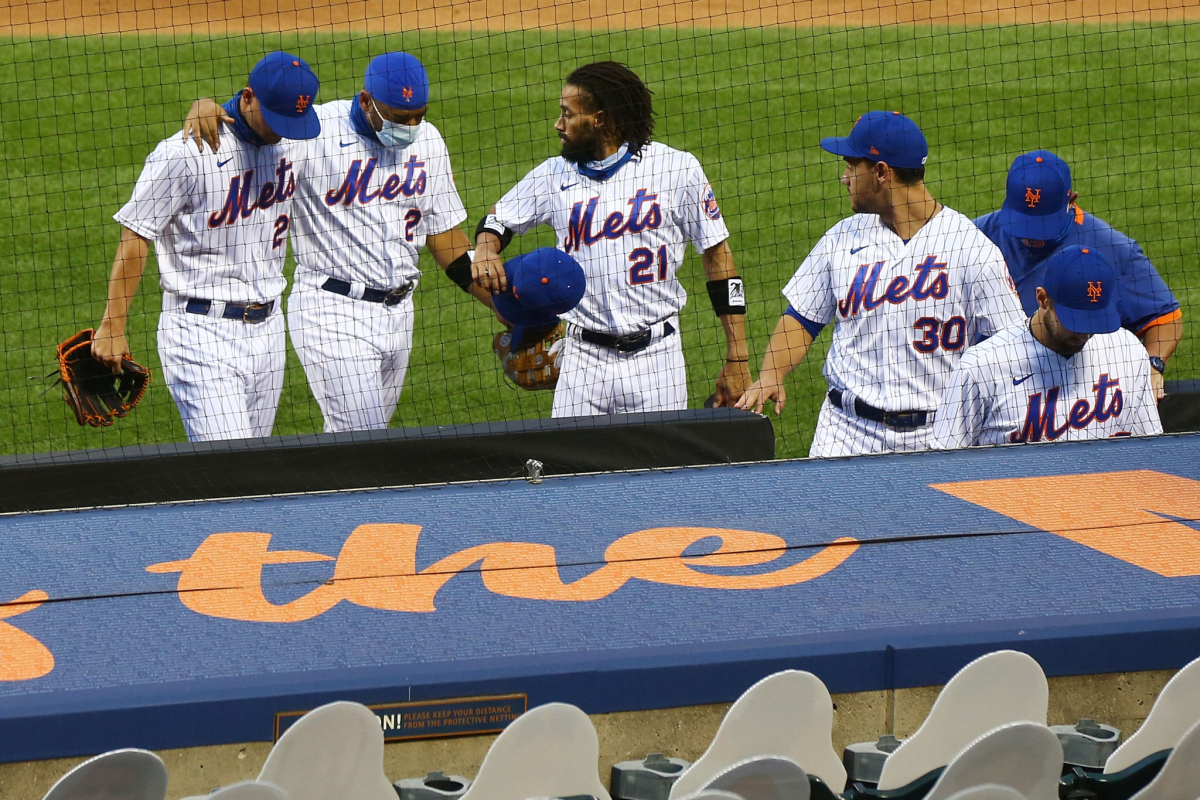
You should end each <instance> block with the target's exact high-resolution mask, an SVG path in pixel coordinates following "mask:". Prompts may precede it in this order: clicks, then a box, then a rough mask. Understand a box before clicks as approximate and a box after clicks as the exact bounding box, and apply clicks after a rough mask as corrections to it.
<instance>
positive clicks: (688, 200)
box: [675, 157, 729, 253]
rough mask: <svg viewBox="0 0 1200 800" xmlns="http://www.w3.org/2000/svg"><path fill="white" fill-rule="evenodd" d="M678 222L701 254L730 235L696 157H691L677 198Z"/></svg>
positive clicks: (676, 214) (676, 220)
mask: <svg viewBox="0 0 1200 800" xmlns="http://www.w3.org/2000/svg"><path fill="white" fill-rule="evenodd" d="M675 224H677V225H678V226H679V228H680V230H682V231H683V235H684V236H685V237H686V238H687V239H688V241H690V242H691V243H692V245H693V246H694V247H695V248H696V249H697V250H698V251H700V252H701V253H703V252H704V251H705V250H707V249H708V248H710V247H712V246H714V245H718V244H720V243H721V242H723V241H725V240H726V239H728V238H729V228H727V227H726V226H725V218H724V217H722V216H721V207H720V206H719V205H717V196H716V194H714V193H713V188H712V186H711V185H710V184H709V182H708V178H707V177H706V176H705V175H704V168H703V167H701V166H700V162H699V161H697V160H696V159H695V158H694V157H689V160H688V163H687V166H686V168H685V170H684V174H683V184H682V186H681V187H680V189H679V191H678V193H677V196H676V199H675Z"/></svg>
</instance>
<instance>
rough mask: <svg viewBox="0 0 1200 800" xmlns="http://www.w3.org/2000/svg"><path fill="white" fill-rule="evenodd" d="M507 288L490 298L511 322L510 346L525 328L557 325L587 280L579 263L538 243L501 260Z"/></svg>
mask: <svg viewBox="0 0 1200 800" xmlns="http://www.w3.org/2000/svg"><path fill="white" fill-rule="evenodd" d="M504 273H505V274H506V275H507V276H508V287H509V288H508V291H507V292H504V293H502V294H498V295H496V296H494V297H493V298H492V300H493V302H494V303H495V304H496V310H497V311H499V312H500V316H502V317H504V318H505V319H506V320H508V321H509V322H511V323H512V324H513V331H512V340H513V343H514V344H513V348H514V349H516V348H517V347H520V346H521V340H522V339H523V338H524V336H525V331H526V330H529V329H536V328H549V327H552V326H554V325H557V324H558V322H559V319H558V315H559V314H565V313H567V312H568V311H570V310H571V309H573V308H574V307H575V306H577V305H579V301H580V300H582V299H583V292H584V289H585V288H586V285H587V282H586V280H585V279H584V276H583V267H581V266H579V262H578V261H576V260H575V259H573V258H571V257H570V256H569V255H567V254H566V253H564V252H562V251H561V250H556V249H555V248H553V247H541V248H538V249H537V250H534V251H533V252H531V253H526V254H525V255H521V256H517V257H516V258H511V259H509V260H508V261H506V262H505V264H504Z"/></svg>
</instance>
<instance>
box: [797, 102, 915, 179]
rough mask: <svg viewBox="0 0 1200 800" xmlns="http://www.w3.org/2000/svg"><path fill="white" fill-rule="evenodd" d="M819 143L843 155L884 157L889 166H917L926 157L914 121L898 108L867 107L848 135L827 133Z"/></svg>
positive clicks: (836, 153)
mask: <svg viewBox="0 0 1200 800" xmlns="http://www.w3.org/2000/svg"><path fill="white" fill-rule="evenodd" d="M821 147H822V148H824V149H825V150H828V151H829V152H830V153H833V154H835V155H839V156H842V157H844V158H865V159H867V160H869V161H883V162H885V163H887V164H888V165H889V166H892V167H900V168H901V169H917V168H919V167H923V166H925V161H926V160H927V159H928V158H929V145H928V143H926V141H925V134H923V133H921V129H920V128H918V127H917V123H915V122H913V121H912V120H911V119H909V118H908V117H906V116H904V115H903V114H901V113H900V112H899V111H868V112H867V113H866V114H863V115H862V116H861V117H859V118H858V121H857V122H855V123H854V127H853V128H852V129H851V130H850V135H849V136H830V137H828V138H825V139H822V140H821Z"/></svg>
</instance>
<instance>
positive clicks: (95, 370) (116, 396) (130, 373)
mask: <svg viewBox="0 0 1200 800" xmlns="http://www.w3.org/2000/svg"><path fill="white" fill-rule="evenodd" d="M57 383H60V384H62V391H63V400H65V401H66V403H67V405H69V406H70V407H71V410H72V411H74V412H75V419H76V420H78V421H79V424H80V425H91V426H92V427H93V428H106V427H108V426H109V425H112V424H113V417H124V416H127V415H128V414H129V412H130V411H133V409H134V406H136V405H137V404H138V401H140V400H141V399H142V395H144V394H145V393H146V387H147V386H149V385H150V370H148V369H146V368H145V367H143V366H142V365H141V364H139V363H137V362H136V361H134V360H132V359H129V358H123V359H121V374H120V375H117V374H114V373H113V371H112V370H111V369H109V368H108V367H107V366H106V365H105V364H104V363H103V362H102V361H100V360H99V359H98V358H96V357H95V356H93V355H92V329H91V328H87V329H85V330H82V331H80V332H79V333H77V334H75V335H74V336H72V337H71V338H69V339H67V340H66V341H65V342H63V343H62V344H60V345H59V346H58V381H57Z"/></svg>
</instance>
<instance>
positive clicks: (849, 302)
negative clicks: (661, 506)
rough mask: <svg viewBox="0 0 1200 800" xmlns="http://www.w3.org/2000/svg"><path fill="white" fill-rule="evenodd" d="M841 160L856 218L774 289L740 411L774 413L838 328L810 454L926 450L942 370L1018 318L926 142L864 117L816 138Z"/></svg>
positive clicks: (889, 119)
mask: <svg viewBox="0 0 1200 800" xmlns="http://www.w3.org/2000/svg"><path fill="white" fill-rule="evenodd" d="M821 147H822V148H824V149H825V150H827V151H829V152H831V153H835V154H837V155H840V156H842V157H844V158H845V160H846V170H845V172H844V173H843V175H842V183H843V184H844V185H845V186H846V187H847V188H848V189H849V193H850V207H851V208H852V209H853V210H854V211H855V212H856V213H855V215H854V216H852V217H850V218H848V219H845V220H842V221H841V222H839V223H838V224H836V225H834V226H833V227H832V228H830V229H829V231H828V232H827V233H826V234H825V235H824V236H823V237H822V238H821V240H820V241H819V242H817V246H816V247H814V248H813V250H812V252H811V253H809V255H808V257H807V258H806V259H805V260H804V262H803V263H802V264H801V265H800V268H799V269H798V270H797V271H796V274H795V275H794V276H793V277H792V279H791V281H789V282H788V284H787V286H786V287H785V288H784V290H783V294H784V297H786V298H787V300H788V302H789V303H790V305H789V306H788V308H787V311H786V312H785V313H784V315H783V316H782V317H781V318H780V320H779V323H778V324H777V325H776V326H775V332H774V333H773V334H772V336H771V342H770V345H769V346H768V349H767V353H766V355H765V356H764V358H763V364H762V370H761V372H760V373H759V378H758V382H757V383H755V384H754V385H753V386H751V387H750V388H749V389H748V390H747V391H746V394H745V395H744V396H743V397H742V399H741V401H740V402H739V403H738V407H740V408H752V409H754V410H755V411H759V412H761V411H762V407H763V404H764V403H765V402H767V401H768V400H774V401H775V411H776V413H779V412H780V411H782V410H783V407H784V403H785V402H786V399H787V396H786V393H785V391H784V387H783V381H784V378H785V377H786V376H787V375H788V373H790V372H791V371H792V370H793V369H795V368H796V366H797V365H798V364H799V363H800V362H801V361H802V360H803V359H804V356H805V355H806V354H807V353H808V349H809V347H810V346H811V345H812V343H813V340H814V339H816V337H817V335H818V334H819V333H820V332H821V330H822V329H823V328H824V327H825V326H826V325H828V324H829V323H830V322H835V323H836V325H835V327H834V330H833V345H832V347H831V348H830V350H829V356H828V358H827V359H826V361H825V377H826V379H827V380H828V382H829V392H828V394H827V395H826V398H825V401H824V402H823V403H822V405H821V412H820V416H819V418H818V421H817V430H816V433H815V435H814V437H813V442H812V447H811V449H810V451H809V455H810V456H843V455H856V454H860V453H883V452H892V451H900V450H923V449H926V447H927V446H928V442H929V435H930V433H931V431H932V425H931V424H930V423H931V422H932V420H933V412H934V409H936V408H937V404H938V400H940V399H941V394H942V389H943V387H944V386H945V381H946V378H947V377H948V376H949V374H950V370H951V369H953V367H954V365H955V364H956V363H958V359H959V358H960V357H961V356H962V354H963V353H964V352H966V350H967V349H968V348H969V347H970V346H971V345H972V343H974V342H975V341H977V340H979V339H982V338H985V337H987V336H990V335H991V334H993V333H995V332H996V331H998V330H1000V329H1001V328H1004V327H1006V326H1007V325H1008V324H1009V323H1011V322H1014V321H1016V320H1019V319H1021V309H1020V305H1019V304H1018V302H1017V296H1016V293H1015V292H1014V291H1013V289H1012V287H1011V286H1010V284H1009V281H1008V276H1007V273H1006V272H1005V269H1004V260H1003V258H1002V257H1001V255H1000V251H999V250H997V249H996V246H995V245H994V244H992V243H991V242H990V241H988V239H987V237H985V236H983V235H982V233H980V231H979V229H978V228H976V227H975V226H974V225H973V224H972V223H971V220H969V219H967V218H966V217H964V216H963V215H962V214H959V213H958V212H956V211H952V210H951V209H949V208H946V207H945V206H944V205H942V204H941V203H939V202H938V201H937V200H935V199H934V198H933V196H932V195H931V194H930V193H929V190H928V189H927V188H926V186H925V181H924V175H925V161H926V159H927V158H928V154H929V148H928V145H927V144H926V142H925V136H924V134H922V133H921V130H920V129H919V128H918V127H917V126H916V124H914V123H913V122H912V121H911V120H910V119H908V118H907V117H905V116H903V115H901V114H900V112H898V111H872V112H870V113H868V114H865V115H863V116H862V117H860V118H859V119H858V121H857V122H856V123H855V124H854V128H853V129H852V130H851V131H850V135H849V136H845V137H831V138H827V139H823V140H822V141H821Z"/></svg>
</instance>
